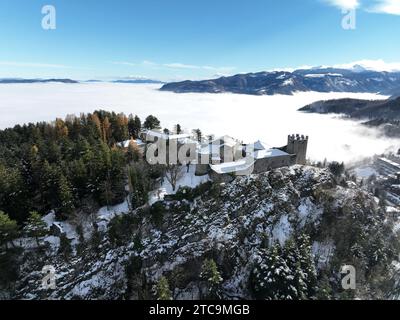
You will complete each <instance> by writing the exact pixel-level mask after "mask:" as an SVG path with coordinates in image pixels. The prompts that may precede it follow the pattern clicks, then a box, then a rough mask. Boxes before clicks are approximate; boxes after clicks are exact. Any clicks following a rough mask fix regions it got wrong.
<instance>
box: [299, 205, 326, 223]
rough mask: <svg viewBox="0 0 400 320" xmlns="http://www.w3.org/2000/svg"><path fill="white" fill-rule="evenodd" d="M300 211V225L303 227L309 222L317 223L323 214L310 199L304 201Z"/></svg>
mask: <svg viewBox="0 0 400 320" xmlns="http://www.w3.org/2000/svg"><path fill="white" fill-rule="evenodd" d="M298 210H299V217H300V225H301V226H302V227H303V226H304V225H305V224H306V222H307V221H310V222H315V221H316V220H317V219H318V217H320V216H321V214H322V212H323V210H322V209H321V208H317V207H316V206H315V205H314V204H313V203H312V202H311V199H310V198H306V199H302V200H301V204H300V206H299V208H298Z"/></svg>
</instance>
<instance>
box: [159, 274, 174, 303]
mask: <svg viewBox="0 0 400 320" xmlns="http://www.w3.org/2000/svg"><path fill="white" fill-rule="evenodd" d="M156 289H157V299H158V300H172V293H171V290H170V289H169V284H168V280H167V278H166V277H161V278H160V280H158V283H157V287H156Z"/></svg>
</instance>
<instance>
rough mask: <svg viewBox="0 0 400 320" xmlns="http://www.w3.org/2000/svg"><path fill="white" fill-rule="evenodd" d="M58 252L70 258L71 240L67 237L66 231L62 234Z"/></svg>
mask: <svg viewBox="0 0 400 320" xmlns="http://www.w3.org/2000/svg"><path fill="white" fill-rule="evenodd" d="M58 253H59V254H61V255H62V256H63V257H64V258H65V259H66V260H68V259H69V257H70V256H71V254H72V246H71V240H69V239H68V238H67V236H66V234H65V233H63V234H61V236H60V247H59V248H58Z"/></svg>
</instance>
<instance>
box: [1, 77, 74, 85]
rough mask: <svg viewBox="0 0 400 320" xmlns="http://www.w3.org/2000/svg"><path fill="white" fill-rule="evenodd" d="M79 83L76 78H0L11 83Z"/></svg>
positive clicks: (5, 82) (2, 81)
mask: <svg viewBox="0 0 400 320" xmlns="http://www.w3.org/2000/svg"><path fill="white" fill-rule="evenodd" d="M49 82H58V83H78V81H76V80H71V79H22V78H4V79H0V84H11V83H49Z"/></svg>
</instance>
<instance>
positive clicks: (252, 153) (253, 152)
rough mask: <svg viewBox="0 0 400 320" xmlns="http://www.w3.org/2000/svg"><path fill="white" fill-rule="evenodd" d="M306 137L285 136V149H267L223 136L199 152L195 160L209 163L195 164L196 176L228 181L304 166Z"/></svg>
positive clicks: (260, 144) (258, 142)
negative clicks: (243, 176)
mask: <svg viewBox="0 0 400 320" xmlns="http://www.w3.org/2000/svg"><path fill="white" fill-rule="evenodd" d="M307 146H308V136H304V135H299V134H297V135H289V136H288V142H287V145H286V146H284V147H281V148H270V147H268V146H267V145H266V144H265V143H263V142H261V141H256V142H255V143H253V144H251V145H246V144H241V143H238V141H235V140H234V139H233V138H231V137H228V136H224V137H222V138H219V139H217V140H214V141H212V142H211V143H209V144H208V145H207V146H206V147H203V148H202V149H200V151H199V157H203V158H204V157H205V155H207V154H208V155H209V159H210V163H209V164H204V161H198V164H197V165H196V174H197V175H204V174H210V176H211V178H212V179H214V180H216V179H218V180H232V178H233V176H235V175H246V174H252V173H255V174H257V173H262V172H267V171H269V170H271V169H276V168H281V167H288V166H291V165H294V164H302V165H305V164H306V156H307Z"/></svg>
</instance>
